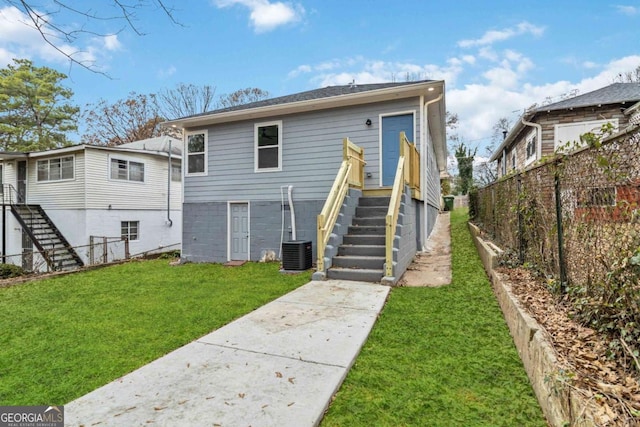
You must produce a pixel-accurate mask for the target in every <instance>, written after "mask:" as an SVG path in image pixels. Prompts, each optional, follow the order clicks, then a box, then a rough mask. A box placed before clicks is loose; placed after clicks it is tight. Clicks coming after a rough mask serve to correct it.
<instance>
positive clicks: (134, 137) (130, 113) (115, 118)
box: [82, 92, 165, 146]
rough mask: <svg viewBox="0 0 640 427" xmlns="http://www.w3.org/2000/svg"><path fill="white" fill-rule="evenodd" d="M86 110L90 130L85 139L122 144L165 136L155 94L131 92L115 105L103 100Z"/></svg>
mask: <svg viewBox="0 0 640 427" xmlns="http://www.w3.org/2000/svg"><path fill="white" fill-rule="evenodd" d="M89 107H90V109H89V110H88V111H87V112H86V113H85V123H86V126H87V129H88V132H87V133H86V134H84V135H83V137H82V142H84V143H87V144H95V145H111V146H112V145H120V144H125V143H127V142H133V141H139V140H141V139H147V138H153V137H156V136H160V135H162V129H161V127H160V123H162V122H164V121H165V119H164V118H163V117H162V116H161V115H160V112H159V108H158V104H157V102H156V96H155V95H141V94H136V93H135V92H131V93H130V94H129V98H127V99H124V100H119V101H117V102H116V103H114V104H109V103H108V102H107V101H105V100H104V99H103V100H100V101H99V102H98V103H97V104H96V105H90V106H89Z"/></svg>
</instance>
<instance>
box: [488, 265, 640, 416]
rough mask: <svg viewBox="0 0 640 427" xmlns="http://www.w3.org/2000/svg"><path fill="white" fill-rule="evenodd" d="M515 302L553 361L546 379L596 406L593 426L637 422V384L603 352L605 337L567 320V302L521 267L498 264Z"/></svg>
mask: <svg viewBox="0 0 640 427" xmlns="http://www.w3.org/2000/svg"><path fill="white" fill-rule="evenodd" d="M496 272H497V273H498V274H499V275H500V276H501V279H502V280H503V281H504V282H505V283H506V284H507V285H509V286H510V287H511V291H512V293H513V294H514V295H515V296H516V297H517V298H518V300H519V302H520V305H521V306H522V307H523V308H524V309H525V310H526V311H527V312H528V313H529V314H530V315H531V316H532V317H533V318H534V319H536V321H537V322H538V323H539V324H540V325H541V326H542V327H544V329H545V330H546V331H547V333H548V336H549V337H550V340H551V344H552V345H553V347H554V349H555V351H556V353H557V357H558V361H559V362H560V363H559V366H558V369H557V374H556V376H555V377H554V378H549V380H550V381H555V382H556V383H557V384H558V385H559V386H566V387H570V388H572V389H574V390H575V391H577V392H579V393H580V394H582V395H583V396H584V397H585V399H586V400H587V401H589V402H590V403H593V404H594V405H595V407H596V408H598V409H597V411H596V413H595V415H596V416H598V417H599V422H598V425H599V426H639V425H640V384H639V382H638V376H637V373H634V372H633V369H632V366H624V365H620V363H619V362H616V361H615V360H610V359H609V358H608V357H607V347H608V345H609V343H608V340H607V339H606V337H604V336H601V335H600V334H598V333H597V332H596V331H594V330H593V329H590V328H587V327H584V326H582V325H580V324H579V323H577V322H575V321H573V320H572V319H571V310H570V307H569V306H568V305H567V304H566V301H564V300H563V299H558V297H557V296H556V295H554V294H552V293H551V292H550V291H549V290H548V289H547V287H546V284H545V283H544V282H543V281H542V280H541V279H537V278H535V277H533V275H532V274H531V273H530V272H529V271H528V270H525V269H520V268H511V269H507V268H498V269H497V270H496Z"/></svg>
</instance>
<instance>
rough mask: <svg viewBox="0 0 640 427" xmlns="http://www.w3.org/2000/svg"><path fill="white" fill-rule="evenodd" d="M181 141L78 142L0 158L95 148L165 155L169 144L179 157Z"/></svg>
mask: <svg viewBox="0 0 640 427" xmlns="http://www.w3.org/2000/svg"><path fill="white" fill-rule="evenodd" d="M182 144H183V143H182V141H180V140H179V139H175V138H171V137H169V136H161V137H157V138H149V139H144V140H141V141H134V142H130V143H127V144H122V145H117V146H114V147H107V146H104V145H89V144H78V145H71V146H69V147H60V148H54V149H51V150H44V151H29V152H17V151H0V160H15V159H26V158H33V157H45V156H51V155H61V154H67V153H74V152H78V151H83V150H85V149H95V150H107V151H114V152H127V153H144V154H151V155H161V156H163V157H166V156H167V155H168V152H169V146H171V155H172V156H174V157H177V158H179V157H180V156H181V155H182Z"/></svg>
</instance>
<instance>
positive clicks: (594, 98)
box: [535, 83, 640, 112]
mask: <svg viewBox="0 0 640 427" xmlns="http://www.w3.org/2000/svg"><path fill="white" fill-rule="evenodd" d="M638 100H640V83H613V84H610V85H609V86H605V87H603V88H600V89H597V90H594V91H592V92H587V93H584V94H582V95H578V96H574V97H573V98H569V99H565V100H562V101H559V102H555V103H553V104H549V105H542V106H540V107H538V108H536V109H535V111H536V112H543V111H556V110H570V109H572V108H581V107H591V106H599V105H607V104H624V103H627V102H635V101H638Z"/></svg>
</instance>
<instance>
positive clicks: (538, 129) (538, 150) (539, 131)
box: [521, 116, 542, 160]
mask: <svg viewBox="0 0 640 427" xmlns="http://www.w3.org/2000/svg"><path fill="white" fill-rule="evenodd" d="M521 120H522V124H523V125H525V126H531V127H534V128H536V157H537V159H538V160H540V159H541V158H542V125H539V124H538V123H532V122H528V121H526V120H525V119H524V116H522V119H521Z"/></svg>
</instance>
